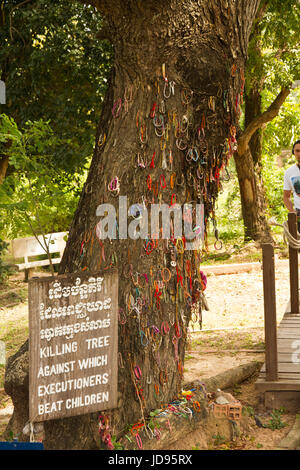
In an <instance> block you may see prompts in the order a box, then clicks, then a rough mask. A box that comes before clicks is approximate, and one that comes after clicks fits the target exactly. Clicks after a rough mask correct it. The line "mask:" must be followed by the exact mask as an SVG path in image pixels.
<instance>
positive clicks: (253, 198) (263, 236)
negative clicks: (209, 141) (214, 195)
mask: <svg viewBox="0 0 300 470" xmlns="http://www.w3.org/2000/svg"><path fill="white" fill-rule="evenodd" d="M234 161H235V166H236V171H237V175H238V180H239V187H240V195H241V205H242V216H243V221H244V227H245V235H244V236H245V240H249V239H250V240H255V241H258V242H260V243H262V242H265V243H267V242H268V241H269V242H270V241H272V237H271V233H270V227H269V225H268V222H267V219H266V211H267V205H266V201H265V197H264V189H263V183H262V180H261V178H259V175H260V168H259V165H256V167H255V166H254V162H253V158H252V154H251V151H250V148H249V147H248V148H247V150H246V151H245V152H244V153H242V154H239V153H238V152H236V153H235V154H234Z"/></svg>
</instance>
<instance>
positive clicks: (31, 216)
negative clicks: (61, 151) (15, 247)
mask: <svg viewBox="0 0 300 470" xmlns="http://www.w3.org/2000/svg"><path fill="white" fill-rule="evenodd" d="M7 142H10V143H11V145H10V146H9V147H8V148H6V149H5V151H6V154H7V155H8V156H9V159H10V163H11V167H12V168H13V171H11V173H10V174H9V175H8V176H7V177H6V179H5V180H4V182H3V184H2V185H0V201H1V204H0V214H1V218H0V234H1V233H2V236H5V237H6V238H9V239H12V238H16V237H20V236H26V235H29V234H31V235H32V232H33V233H38V234H41V233H48V232H58V231H65V230H68V227H69V224H70V221H71V218H72V215H73V213H74V211H75V208H76V205H77V202H78V198H79V194H80V192H81V189H82V186H83V182H84V178H85V175H84V174H81V175H79V174H77V175H76V174H75V175H74V177H73V180H72V181H70V180H69V178H68V175H67V174H66V173H65V172H64V171H63V170H61V169H58V168H57V166H56V159H55V150H54V149H55V147H56V143H57V136H56V135H55V134H54V132H53V131H52V129H51V127H50V125H49V123H48V122H44V121H42V120H39V121H37V122H30V121H29V122H27V123H26V126H25V127H24V129H22V130H20V129H19V128H18V126H17V125H16V123H15V121H14V120H13V119H11V118H8V117H7V116H6V115H4V114H2V115H0V151H1V146H4V145H5V144H6V143H7Z"/></svg>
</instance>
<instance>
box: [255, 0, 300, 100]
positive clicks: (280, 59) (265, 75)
mask: <svg viewBox="0 0 300 470" xmlns="http://www.w3.org/2000/svg"><path fill="white" fill-rule="evenodd" d="M262 3H264V4H267V10H266V12H265V14H264V15H263V17H262V18H261V19H260V20H259V21H258V22H257V23H256V25H255V27H254V29H253V33H252V36H251V40H250V42H249V48H248V56H249V58H248V62H247V68H246V90H249V88H254V89H255V88H257V89H258V90H260V89H262V87H263V86H265V87H268V89H269V90H271V91H272V92H273V93H276V92H277V91H278V87H282V86H289V85H290V84H291V83H293V82H294V80H296V79H297V78H299V76H300V64H299V22H300V8H299V2H298V0H284V2H283V1H282V0H267V1H264V2H262Z"/></svg>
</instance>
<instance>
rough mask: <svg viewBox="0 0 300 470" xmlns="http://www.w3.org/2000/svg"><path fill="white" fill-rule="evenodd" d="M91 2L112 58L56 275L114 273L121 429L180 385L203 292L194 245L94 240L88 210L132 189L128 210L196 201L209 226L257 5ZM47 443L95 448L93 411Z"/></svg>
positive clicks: (17, 421) (16, 389) (17, 417)
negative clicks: (189, 247)
mask: <svg viewBox="0 0 300 470" xmlns="http://www.w3.org/2000/svg"><path fill="white" fill-rule="evenodd" d="M90 3H92V5H94V6H95V7H96V8H97V9H98V10H99V12H101V13H102V14H103V16H104V17H105V23H104V26H103V35H106V34H107V35H108V36H109V38H110V40H111V42H112V43H113V46H114V57H115V62H114V68H113V71H112V74H111V78H110V82H109V87H108V91H107V94H106V97H105V101H104V103H103V110H102V114H101V118H100V123H99V126H98V130H97V136H96V142H97V145H96V147H95V150H94V156H93V160H92V163H91V167H90V171H89V175H88V178H87V181H86V184H85V186H84V190H83V192H82V194H81V198H80V201H79V205H78V208H77V211H76V213H75V216H74V219H73V222H72V225H71V227H70V235H69V239H68V243H67V247H66V250H65V252H64V257H63V260H62V263H61V267H60V272H61V273H63V272H64V273H67V272H80V271H81V270H82V269H86V268H88V269H89V270H90V271H91V272H93V271H97V270H99V269H101V270H108V269H110V267H111V266H114V265H117V267H118V269H119V274H120V276H119V278H120V289H119V305H120V312H119V315H120V320H121V321H120V335H119V338H120V340H119V352H120V357H121V358H122V363H121V364H120V368H119V382H118V387H119V400H118V409H116V410H112V411H108V412H106V413H105V414H106V415H107V416H108V418H109V425H110V430H111V432H113V433H115V434H117V437H120V435H122V434H123V433H124V431H125V430H126V429H127V426H128V424H130V423H134V422H136V420H137V419H141V421H142V423H144V421H143V420H144V418H145V416H147V413H149V411H150V410H153V409H155V408H157V407H158V406H161V403H168V402H170V401H171V400H172V399H174V397H175V396H177V394H178V393H179V392H180V389H181V381H182V374H183V362H184V350H185V344H186V338H187V326H188V323H189V320H190V317H191V311H192V309H193V308H194V309H196V312H197V313H199V312H198V309H199V299H200V296H201V292H202V289H203V286H202V283H201V272H200V261H201V251H198V250H195V251H184V249H183V246H184V240H183V239H179V240H177V241H175V240H172V239H170V240H168V241H166V240H159V241H157V243H156V242H153V241H152V242H151V240H150V241H149V243H145V241H144V240H141V239H137V240H135V241H133V240H129V239H126V238H125V239H122V237H121V236H120V239H118V240H114V239H112V240H104V241H101V240H100V243H99V240H97V236H96V235H97V234H96V230H97V224H98V222H99V220H98V218H97V217H96V209H97V207H98V205H99V204H100V203H102V202H109V203H113V202H114V201H116V198H115V197H114V196H116V195H118V194H120V195H127V196H128V206H130V205H131V204H132V203H141V204H142V203H144V204H145V205H146V206H148V207H150V206H151V204H152V203H153V202H155V203H159V202H164V203H166V204H167V205H171V204H172V203H174V202H175V197H176V202H177V203H179V204H183V203H184V202H189V201H195V200H196V201H197V202H203V203H204V208H205V222H206V227H207V224H208V220H211V221H212V223H213V224H214V225H215V224H216V220H215V213H214V206H215V200H216V197H217V194H218V189H219V186H220V174H221V173H222V171H224V168H225V166H226V164H227V162H228V159H229V158H230V157H231V155H232V153H233V150H234V146H235V143H236V142H235V130H236V126H237V124H238V120H239V116H240V107H239V106H237V102H238V100H239V99H240V94H241V92H242V90H243V85H244V65H245V61H246V57H247V46H248V39H249V35H250V31H251V26H252V22H253V20H254V18H255V14H256V10H257V8H258V4H259V1H258V0H251V1H250V0H249V1H245V0H236V1H235V2H228V1H227V0H219V1H211V0H209V1H208V0H199V1H198V2H195V1H192V0H185V1H182V0H181V1H179V0H168V1H166V2H164V3H163V5H162V3H161V2H160V1H158V0H150V1H148V2H143V3H142V2H140V1H133V0H129V1H126V2H124V1H121V0H113V1H111V0H109V1H108V0H107V1H106V0H103V1H100V0H99V1H96V0H95V1H92V2H90ZM184 183H186V184H184ZM116 206H117V204H116ZM116 212H117V213H118V207H116ZM112 238H113V233H112ZM173 242H174V243H173ZM179 242H180V243H179ZM163 268H166V269H167V271H164V272H163V276H164V280H162V277H161V275H162V269H163ZM168 273H169V274H168ZM144 274H145V276H144ZM133 307H135V309H133ZM163 327H165V329H162V328H163ZM143 335H144V336H143ZM141 338H143V341H141ZM26 351H27V345H26V344H25V345H24V346H23V347H22V348H21V349H20V351H19V352H18V353H17V354H16V355H15V356H14V357H13V358H11V360H10V362H9V364H8V367H7V373H6V382H5V389H6V391H7V393H9V394H10V395H11V396H12V398H13V401H14V406H15V408H14V409H15V412H14V417H13V419H12V422H11V426H12V427H15V429H21V428H22V426H23V425H24V419H26V411H25V407H26V405H25V404H26V403H28V387H27V382H26V377H27V375H26V372H27V370H26V367H27V366H28V362H27V361H26ZM21 364H22V366H20V365H21ZM138 365H139V366H140V368H141V371H142V377H141V379H140V380H138V379H137V377H135V375H134V368H135V367H136V366H138ZM17 370H22V371H23V372H22V379H19V378H18V377H16V371H17ZM19 377H20V376H19ZM149 382H151V383H149ZM155 385H156V387H155ZM44 442H45V446H46V447H47V448H49V449H51V448H55V449H74V448H77V449H78V448H88V449H93V448H97V447H98V445H99V442H98V432H97V415H87V416H80V417H77V418H70V419H63V420H59V421H53V422H45V441H44Z"/></svg>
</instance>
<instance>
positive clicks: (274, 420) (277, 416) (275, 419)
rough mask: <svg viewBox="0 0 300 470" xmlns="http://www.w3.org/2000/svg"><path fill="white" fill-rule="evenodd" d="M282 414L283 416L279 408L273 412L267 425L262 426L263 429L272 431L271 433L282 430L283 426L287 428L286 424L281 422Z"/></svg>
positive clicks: (282, 411) (281, 409)
mask: <svg viewBox="0 0 300 470" xmlns="http://www.w3.org/2000/svg"><path fill="white" fill-rule="evenodd" d="M283 414H284V409H283V408H279V409H278V410H273V411H272V413H271V418H270V420H269V421H268V423H266V424H265V425H264V427H265V428H269V429H272V431H274V430H275V429H282V428H284V427H285V426H288V424H287V423H284V422H283V421H282V415H283Z"/></svg>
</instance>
